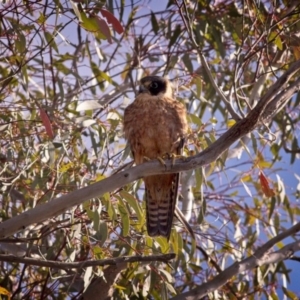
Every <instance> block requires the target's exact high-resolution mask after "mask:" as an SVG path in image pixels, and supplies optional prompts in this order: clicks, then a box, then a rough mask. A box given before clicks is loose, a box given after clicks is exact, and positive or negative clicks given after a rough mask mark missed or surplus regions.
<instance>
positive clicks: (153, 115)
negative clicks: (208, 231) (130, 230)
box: [124, 76, 188, 239]
mask: <svg viewBox="0 0 300 300" xmlns="http://www.w3.org/2000/svg"><path fill="white" fill-rule="evenodd" d="M140 83H141V84H140V89H139V93H138V95H137V97H136V99H135V100H134V102H133V103H132V104H130V105H129V106H128V107H127V108H126V109H125V113H124V133H125V138H126V139H127V140H128V143H129V146H130V148H131V152H132V154H133V157H134V161H135V163H136V164H141V163H143V162H144V161H146V160H148V159H161V158H164V157H171V156H176V155H180V154H181V153H182V149H183V146H184V139H185V136H186V134H187V130H188V124H187V118H186V109H185V106H184V105H183V104H182V103H180V102H179V101H177V100H175V99H174V98H173V91H172V85H171V83H170V81H169V80H167V79H166V78H164V77H159V76H147V77H144V78H142V79H141V82H140ZM144 182H145V199H146V215H147V231H148V234H149V236H158V235H161V236H165V237H167V238H168V239H169V237H170V233H171V228H172V221H173V217H174V210H175V206H176V201H177V193H178V183H179V173H172V174H161V175H153V176H147V177H145V178H144Z"/></svg>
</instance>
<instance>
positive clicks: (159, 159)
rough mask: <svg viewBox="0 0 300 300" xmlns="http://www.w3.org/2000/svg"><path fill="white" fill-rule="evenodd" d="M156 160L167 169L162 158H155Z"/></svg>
mask: <svg viewBox="0 0 300 300" xmlns="http://www.w3.org/2000/svg"><path fill="white" fill-rule="evenodd" d="M157 160H158V161H159V162H160V163H161V164H162V165H163V166H164V167H165V168H166V167H167V165H166V163H165V161H164V160H163V158H161V157H157Z"/></svg>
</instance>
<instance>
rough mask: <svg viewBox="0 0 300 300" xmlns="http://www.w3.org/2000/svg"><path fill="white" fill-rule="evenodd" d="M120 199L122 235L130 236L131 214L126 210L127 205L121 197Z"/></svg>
mask: <svg viewBox="0 0 300 300" xmlns="http://www.w3.org/2000/svg"><path fill="white" fill-rule="evenodd" d="M118 198H119V205H118V208H119V214H120V216H121V220H122V235H123V236H128V234H129V229H130V221H129V212H128V210H127V208H126V205H125V203H124V202H123V200H122V198H121V197H118Z"/></svg>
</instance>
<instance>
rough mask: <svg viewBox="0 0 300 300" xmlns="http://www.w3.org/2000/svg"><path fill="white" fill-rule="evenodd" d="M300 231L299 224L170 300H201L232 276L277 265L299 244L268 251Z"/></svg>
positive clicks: (299, 243)
mask: <svg viewBox="0 0 300 300" xmlns="http://www.w3.org/2000/svg"><path fill="white" fill-rule="evenodd" d="M298 231H300V222H299V223H297V224H296V225H294V226H293V227H291V228H290V229H288V230H286V231H284V232H282V233H280V234H279V235H277V236H276V237H274V238H272V239H271V240H269V241H268V242H267V243H265V244H264V245H263V246H262V247H260V248H258V250H256V251H255V252H254V254H253V255H251V256H250V257H247V258H246V259H244V260H242V261H240V262H236V263H234V264H233V265H231V266H230V267H229V268H227V269H226V270H224V271H223V272H222V273H220V274H218V275H217V276H216V277H215V278H214V279H212V280H210V281H208V282H206V283H204V284H202V285H201V286H199V287H197V288H195V289H193V290H191V291H189V292H186V293H183V294H181V295H178V296H175V297H174V298H172V300H196V299H201V298H202V297H204V296H205V295H207V294H208V293H210V292H213V291H215V290H217V289H218V288H220V287H221V286H223V285H224V284H225V283H226V282H227V281H228V280H229V279H231V278H232V277H233V276H235V275H238V274H240V273H243V272H245V271H248V270H251V269H253V268H255V267H258V266H263V265H266V264H270V263H277V262H280V261H282V260H284V259H287V258H290V257H291V255H293V253H294V252H296V251H299V250H300V242H299V241H297V242H294V243H291V244H289V245H286V246H285V247H283V248H281V249H280V250H278V251H275V252H271V253H269V251H270V249H271V248H272V247H273V246H275V245H276V243H278V242H279V241H281V240H283V239H285V238H286V237H288V236H291V235H293V234H295V233H296V232H298Z"/></svg>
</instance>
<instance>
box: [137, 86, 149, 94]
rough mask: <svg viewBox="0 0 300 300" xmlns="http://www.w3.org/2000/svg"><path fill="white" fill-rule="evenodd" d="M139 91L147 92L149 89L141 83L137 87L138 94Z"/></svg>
mask: <svg viewBox="0 0 300 300" xmlns="http://www.w3.org/2000/svg"><path fill="white" fill-rule="evenodd" d="M141 93H149V91H148V90H147V88H146V87H145V86H144V85H143V84H141V85H140V88H139V94H141Z"/></svg>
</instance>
